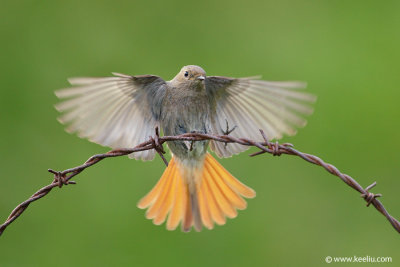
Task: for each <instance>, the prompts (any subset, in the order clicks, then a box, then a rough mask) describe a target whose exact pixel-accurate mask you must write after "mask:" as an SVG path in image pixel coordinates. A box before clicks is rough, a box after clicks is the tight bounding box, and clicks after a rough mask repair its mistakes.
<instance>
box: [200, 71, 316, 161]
mask: <svg viewBox="0 0 400 267" xmlns="http://www.w3.org/2000/svg"><path fill="white" fill-rule="evenodd" d="M205 83H206V90H207V94H208V97H209V101H210V105H211V107H212V108H213V113H214V115H213V116H211V127H212V131H213V133H215V134H224V131H226V127H227V125H228V126H229V128H231V129H232V128H233V127H236V128H235V130H234V131H233V132H232V133H231V135H232V136H234V137H247V138H249V139H252V140H257V141H263V139H262V137H261V134H260V131H259V129H263V130H264V132H265V134H266V135H267V137H268V138H269V139H270V140H271V139H279V138H282V136H283V135H284V134H287V135H294V134H296V127H303V126H305V124H306V120H305V119H304V118H303V117H302V116H303V115H308V114H311V113H312V111H313V109H312V108H311V107H310V106H309V105H307V104H308V103H311V102H314V101H315V99H316V97H315V96H313V95H311V94H307V93H304V92H299V91H298V89H301V88H304V87H305V84H304V83H302V82H272V81H262V80H256V79H255V78H229V77H220V76H210V77H207V78H206V80H205ZM210 148H211V150H213V151H214V152H215V153H216V154H217V155H218V156H219V157H230V156H232V155H233V154H238V153H240V152H242V151H245V150H247V149H248V147H247V146H243V145H239V144H227V145H225V144H224V143H221V142H215V141H211V142H210Z"/></svg>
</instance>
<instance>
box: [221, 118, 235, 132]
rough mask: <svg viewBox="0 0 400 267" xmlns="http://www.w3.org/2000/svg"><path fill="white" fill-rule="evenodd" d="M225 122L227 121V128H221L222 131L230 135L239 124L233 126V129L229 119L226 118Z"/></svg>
mask: <svg viewBox="0 0 400 267" xmlns="http://www.w3.org/2000/svg"><path fill="white" fill-rule="evenodd" d="M225 122H226V130H223V129H221V131H222V133H223V134H224V135H229V134H230V133H231V132H233V131H234V130H235V129H236V128H237V126H236V125H235V126H233V127H232V129H229V123H228V120H227V119H225Z"/></svg>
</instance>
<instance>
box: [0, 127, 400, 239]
mask: <svg viewBox="0 0 400 267" xmlns="http://www.w3.org/2000/svg"><path fill="white" fill-rule="evenodd" d="M260 134H261V135H262V137H263V139H264V142H256V141H253V140H249V139H247V138H236V137H233V136H231V135H213V134H202V133H186V134H182V135H177V136H163V137H160V136H159V130H158V128H156V129H155V135H154V137H150V138H149V140H148V141H146V142H143V143H141V144H139V145H137V146H136V147H134V148H131V149H114V150H111V151H109V152H107V153H104V154H97V155H94V156H91V157H90V158H89V159H88V160H87V161H86V162H85V163H83V164H82V165H80V166H77V167H74V168H70V169H66V170H64V171H55V170H52V169H49V170H48V171H49V172H50V173H53V174H54V180H53V181H52V183H51V184H49V185H47V186H45V187H43V188H41V189H39V190H38V191H37V192H36V193H35V194H33V195H32V196H31V197H30V198H28V199H27V200H25V201H24V202H22V203H21V204H19V205H18V206H17V207H16V208H15V209H14V210H13V211H12V212H11V214H10V215H9V216H8V218H7V220H6V221H5V222H4V223H3V224H2V225H1V226H0V236H1V235H2V234H3V232H4V230H5V229H6V228H7V227H8V226H9V225H10V224H11V223H12V222H13V221H15V220H16V219H17V218H18V217H19V216H20V215H21V214H22V213H23V212H24V211H25V210H26V209H27V208H28V206H29V205H30V204H31V203H32V202H35V201H37V200H39V199H41V198H42V197H44V196H46V195H47V194H48V193H50V191H51V190H52V189H53V188H55V187H60V188H61V187H62V186H63V185H69V184H76V182H75V181H72V180H71V179H72V178H73V177H75V176H76V175H78V174H79V173H81V172H82V171H84V170H85V169H86V168H89V167H91V166H93V165H95V164H96V163H98V162H100V161H101V160H103V159H106V158H111V157H119V156H125V155H128V154H131V153H134V152H139V151H144V150H151V149H155V150H156V151H157V153H158V154H159V155H160V157H161V159H162V160H163V161H164V163H165V164H166V165H167V166H168V161H167V160H166V159H165V157H164V154H165V150H164V148H163V144H164V143H165V142H167V141H191V142H196V141H203V140H214V141H217V142H223V143H226V144H228V143H237V144H241V145H244V146H254V147H257V148H259V149H260V151H258V152H255V153H253V154H251V155H250V156H257V155H261V154H264V153H269V154H272V155H274V156H280V155H282V154H286V155H294V156H298V157H300V158H302V159H304V160H305V161H307V162H310V163H312V164H315V165H318V166H322V167H323V168H324V169H325V170H327V171H328V172H329V173H331V174H333V175H335V176H337V177H339V178H340V179H341V180H342V181H343V182H345V183H346V184H347V185H348V186H350V187H351V188H353V189H354V190H356V191H358V192H359V193H361V197H362V198H363V199H364V200H365V201H366V202H367V207H368V206H369V205H370V204H372V205H373V206H374V207H375V209H376V210H377V211H379V212H380V213H381V214H382V215H383V216H385V217H386V218H387V219H388V220H389V222H390V223H391V225H392V226H393V228H394V229H395V230H396V231H397V232H398V233H400V222H399V221H398V220H396V219H395V218H394V217H393V216H391V215H390V214H389V213H388V212H387V210H386V209H385V207H384V206H383V204H382V203H381V202H380V201H379V200H378V199H377V197H381V196H382V195H381V194H374V193H371V192H369V190H371V188H373V187H374V186H375V185H376V182H374V183H372V184H371V185H369V186H367V187H366V188H363V187H362V186H361V185H360V184H359V183H358V182H357V181H356V180H355V179H353V178H352V177H351V176H349V175H347V174H343V173H341V172H340V171H339V170H338V169H337V168H336V167H335V166H333V165H332V164H329V163H326V162H324V161H323V160H322V159H320V158H319V157H317V156H314V155H311V154H307V153H303V152H300V151H298V150H296V149H294V148H293V145H292V144H289V143H283V144H279V143H278V142H275V143H272V142H270V141H269V140H268V139H267V137H266V135H265V134H264V132H263V131H262V130H260Z"/></svg>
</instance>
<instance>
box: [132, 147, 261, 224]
mask: <svg viewBox="0 0 400 267" xmlns="http://www.w3.org/2000/svg"><path fill="white" fill-rule="evenodd" d="M187 168H188V167H186V166H184V165H183V164H179V163H177V162H176V160H175V158H174V157H172V159H171V161H170V163H169V165H168V167H167V169H166V170H165V171H164V173H163V175H162V176H161V178H160V180H159V181H158V183H157V184H156V185H155V186H154V188H153V189H152V190H151V191H150V192H149V193H148V194H147V195H146V196H145V197H143V198H142V199H141V200H140V201H139V203H138V207H139V208H141V209H145V208H148V210H147V212H146V218H147V219H153V222H154V224H157V225H159V224H162V223H163V222H164V221H165V220H166V218H167V215H168V214H169V216H168V220H167V229H168V230H175V229H176V227H177V226H178V224H179V223H180V222H181V221H182V230H183V231H185V232H188V231H190V228H191V227H192V226H194V227H195V229H196V230H197V231H200V230H201V227H202V225H204V226H205V227H207V228H208V229H212V228H213V227H214V222H215V223H217V224H219V225H223V224H225V222H226V217H229V218H234V217H236V216H237V211H236V209H241V210H242V209H245V208H246V206H247V204H246V201H245V200H243V198H242V197H241V196H243V197H246V198H253V197H255V195H256V193H255V192H254V190H253V189H251V188H249V187H247V186H245V185H244V184H242V183H241V182H239V181H238V180H237V179H236V178H235V177H233V176H232V175H231V174H230V173H229V172H228V171H227V170H225V169H224V167H222V166H221V165H220V164H219V163H218V161H216V160H215V159H214V158H213V157H212V156H211V155H210V154H208V153H207V155H206V157H205V160H204V165H203V167H202V168H199V169H195V170H193V171H192V172H190V171H188V170H187ZM190 173H192V175H190ZM187 176H189V177H187ZM193 181H194V183H193ZM193 185H194V186H193Z"/></svg>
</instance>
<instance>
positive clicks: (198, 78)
mask: <svg viewBox="0 0 400 267" xmlns="http://www.w3.org/2000/svg"><path fill="white" fill-rule="evenodd" d="M196 79H197V80H199V81H204V80H205V79H206V77H204V76H202V75H200V76H198V77H197V78H196Z"/></svg>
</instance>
